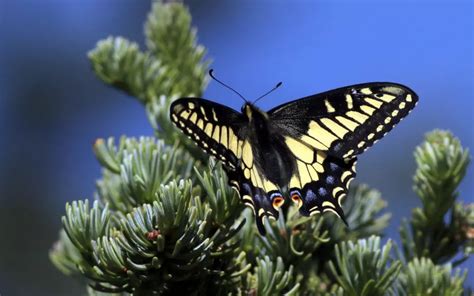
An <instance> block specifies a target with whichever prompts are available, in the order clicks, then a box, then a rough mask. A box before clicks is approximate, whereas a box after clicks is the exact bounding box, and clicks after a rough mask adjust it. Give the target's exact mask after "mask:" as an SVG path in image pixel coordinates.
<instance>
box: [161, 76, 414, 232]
mask: <svg viewBox="0 0 474 296" xmlns="http://www.w3.org/2000/svg"><path fill="white" fill-rule="evenodd" d="M211 75H212V72H211ZM417 101H418V96H417V95H416V94H415V93H414V92H413V91H412V90H411V89H409V88H408V87H406V86H403V85H400V84H396V83H388V82H374V83H364V84H357V85H351V86H346V87H342V88H338V89H334V90H330V91H327V92H323V93H320V94H316V95H312V96H308V97H304V98H301V99H297V100H295V101H292V102H289V103H285V104H283V105H280V106H278V107H275V108H273V109H271V110H270V111H267V112H265V111H263V110H261V109H259V108H258V107H256V106H255V105H254V104H253V103H250V102H247V101H246V103H245V104H244V105H243V106H242V110H241V113H239V112H237V111H235V110H233V109H231V108H229V107H226V106H223V105H221V104H218V103H215V102H212V101H208V100H205V99H201V98H181V99H178V100H176V101H175V102H173V103H172V105H171V108H170V117H171V121H172V122H173V123H174V124H175V125H176V126H177V127H178V128H180V129H181V130H182V131H183V132H184V133H185V134H186V135H188V136H189V137H190V138H191V139H192V140H193V141H194V142H196V144H197V145H198V146H200V147H201V148H202V149H204V151H205V152H206V153H208V154H210V155H212V156H214V157H215V158H217V159H218V160H221V161H222V162H223V163H224V168H225V171H226V173H227V176H228V179H229V185H230V186H232V187H233V188H235V189H236V190H237V191H238V192H239V195H240V198H241V200H242V202H244V203H245V204H246V205H247V206H249V207H250V208H252V209H253V212H254V214H255V217H256V224H257V228H258V230H259V231H260V233H261V234H265V228H264V226H263V223H264V221H265V220H264V218H265V217H269V218H275V219H278V215H279V211H278V209H279V208H280V207H281V206H282V205H283V203H285V202H286V201H288V200H291V201H293V202H295V203H296V204H297V205H298V207H299V212H300V213H301V214H302V215H304V216H310V215H314V214H318V213H324V212H333V213H334V214H336V215H337V216H338V217H340V218H341V219H342V220H343V221H344V222H345V219H344V213H343V211H342V208H341V201H342V199H343V198H344V197H345V196H346V193H347V189H348V186H349V183H350V182H351V181H352V179H354V177H355V175H356V172H355V165H356V161H357V155H359V154H361V153H362V152H364V151H365V150H366V149H367V148H368V147H370V146H372V145H373V144H374V143H375V142H377V141H378V140H379V139H380V138H382V137H383V136H384V135H385V134H386V133H387V132H389V131H390V130H391V129H392V128H393V127H394V126H395V125H396V124H397V123H398V122H399V121H400V120H401V119H402V118H404V117H405V116H406V115H407V114H408V113H409V112H410V111H411V110H412V109H413V108H414V107H415V105H416V103H417ZM282 192H288V193H289V194H288V195H289V196H284V195H283V193H282Z"/></svg>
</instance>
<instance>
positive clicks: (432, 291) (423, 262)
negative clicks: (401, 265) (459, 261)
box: [399, 258, 466, 296]
mask: <svg viewBox="0 0 474 296" xmlns="http://www.w3.org/2000/svg"><path fill="white" fill-rule="evenodd" d="M465 278H466V273H464V275H460V272H459V270H457V271H456V272H455V274H454V275H453V276H452V269H451V266H450V265H446V266H439V265H435V264H434V263H433V262H432V261H431V260H430V259H428V258H421V259H418V258H415V259H414V260H413V261H411V262H410V263H408V265H407V266H406V267H405V270H404V272H403V273H402V275H401V276H400V287H399V294H400V295H426V296H431V295H432V296H437V295H444V296H460V295H462V293H463V282H464V279H465Z"/></svg>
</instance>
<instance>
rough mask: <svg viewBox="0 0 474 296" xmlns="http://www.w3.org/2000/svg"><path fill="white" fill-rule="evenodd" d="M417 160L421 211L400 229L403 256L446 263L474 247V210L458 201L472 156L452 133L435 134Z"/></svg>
mask: <svg viewBox="0 0 474 296" xmlns="http://www.w3.org/2000/svg"><path fill="white" fill-rule="evenodd" d="M415 159H416V162H417V165H418V168H417V171H416V173H415V177H414V180H415V186H414V189H415V192H416V193H417V195H418V196H419V197H420V199H421V202H422V207H421V208H416V209H414V210H413V214H412V218H411V220H410V221H409V222H407V221H405V222H404V224H403V226H402V227H401V228H400V235H401V238H402V246H403V253H404V255H405V258H406V259H407V260H410V259H412V258H415V257H428V258H430V259H431V260H432V261H433V262H434V263H436V264H439V263H445V262H448V261H449V260H451V259H452V258H453V257H454V256H456V254H458V252H459V251H463V250H467V248H468V247H469V246H472V240H473V237H472V234H471V233H472V230H473V229H474V224H473V223H472V222H473V219H472V217H473V215H474V213H473V209H474V208H473V205H472V204H471V205H469V206H463V205H462V204H461V203H460V202H458V201H457V197H458V192H457V187H458V186H459V183H460V182H461V180H462V179H463V177H464V175H465V172H466V168H467V165H468V164H469V154H468V151H467V150H466V149H464V148H463V147H462V146H461V143H460V142H459V140H458V139H456V138H455V137H454V136H453V135H452V134H450V133H449V132H446V131H434V132H431V133H429V134H427V136H426V140H425V142H424V143H423V144H422V145H421V146H419V147H417V148H416V151H415ZM446 217H447V220H446V222H445V218H446ZM464 253H465V254H469V253H470V251H469V250H467V251H465V252H464Z"/></svg>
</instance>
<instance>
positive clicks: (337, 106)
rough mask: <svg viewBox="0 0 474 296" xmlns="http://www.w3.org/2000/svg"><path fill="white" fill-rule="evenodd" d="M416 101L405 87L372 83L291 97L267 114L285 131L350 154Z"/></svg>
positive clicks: (378, 135) (381, 133)
mask: <svg viewBox="0 0 474 296" xmlns="http://www.w3.org/2000/svg"><path fill="white" fill-rule="evenodd" d="M417 102H418V96H417V95H416V94H415V93H414V92H413V91H412V90H411V89H409V88H407V87H406V86H403V85H400V84H395V83H384V82H374V83H364V84H357V85H352V86H347V87H343V88H338V89H335V90H331V91H328V92H324V93H320V94H317V95H314V96H309V97H305V98H302V99H299V100H295V101H292V102H290V103H286V104H283V105H281V106H278V107H276V108H274V109H272V110H270V111H268V114H269V115H270V117H271V119H272V121H273V122H274V124H276V125H277V126H278V127H279V128H280V129H281V131H282V133H284V134H285V135H287V136H290V137H293V138H295V139H296V140H298V141H300V142H303V143H305V144H308V145H309V146H311V147H314V149H317V150H321V151H327V153H328V154H330V155H333V156H335V157H337V158H341V159H350V158H352V157H353V156H355V155H357V154H360V153H362V152H363V151H365V150H366V149H367V148H368V147H370V146H372V145H373V144H374V143H375V142H376V141H377V140H379V139H380V138H382V137H383V136H384V135H385V134H386V133H387V132H389V131H390V130H391V129H392V128H393V127H394V126H395V125H396V124H397V123H398V122H400V120H401V119H402V118H403V117H405V116H406V115H408V113H409V112H410V111H411V110H412V109H413V108H414V107H415V105H416V103H417Z"/></svg>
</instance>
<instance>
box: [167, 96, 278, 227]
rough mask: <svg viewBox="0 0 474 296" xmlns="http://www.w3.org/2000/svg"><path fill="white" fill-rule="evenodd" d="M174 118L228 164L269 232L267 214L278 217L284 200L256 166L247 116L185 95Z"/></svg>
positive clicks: (236, 186)
mask: <svg viewBox="0 0 474 296" xmlns="http://www.w3.org/2000/svg"><path fill="white" fill-rule="evenodd" d="M170 117H171V120H172V121H173V122H174V124H175V125H176V126H177V127H178V128H180V129H181V130H182V131H183V132H184V133H185V134H186V135H188V136H189V137H190V138H191V139H192V140H194V141H195V142H196V144H198V146H199V147H201V148H202V149H203V150H204V151H205V152H207V153H208V154H210V155H213V156H214V157H216V158H217V159H219V160H221V161H223V162H224V163H225V166H224V168H225V170H226V172H227V176H228V179H229V185H230V186H232V187H233V188H234V189H236V190H237V191H238V192H239V195H240V198H241V200H242V202H244V203H245V205H247V206H249V207H251V208H252V209H253V211H254V214H255V217H256V223H257V227H258V229H259V231H260V233H265V229H264V226H263V223H264V221H265V220H264V217H265V216H269V217H273V218H275V219H278V207H279V206H281V205H282V204H283V202H284V199H283V196H282V194H281V192H280V191H279V190H278V188H277V186H276V185H275V184H273V183H272V182H270V181H268V180H266V179H265V177H264V175H263V174H262V173H261V172H259V171H258V170H257V168H256V166H255V165H254V157H253V152H252V147H251V144H250V142H249V139H248V138H247V137H246V136H245V134H246V125H245V118H244V117H243V115H242V114H240V113H238V112H236V111H234V110H233V109H230V108H228V107H226V106H223V105H220V104H217V103H214V102H212V101H208V100H205V99H198V98H182V99H179V100H176V101H175V102H173V103H172V105H171V108H170Z"/></svg>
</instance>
